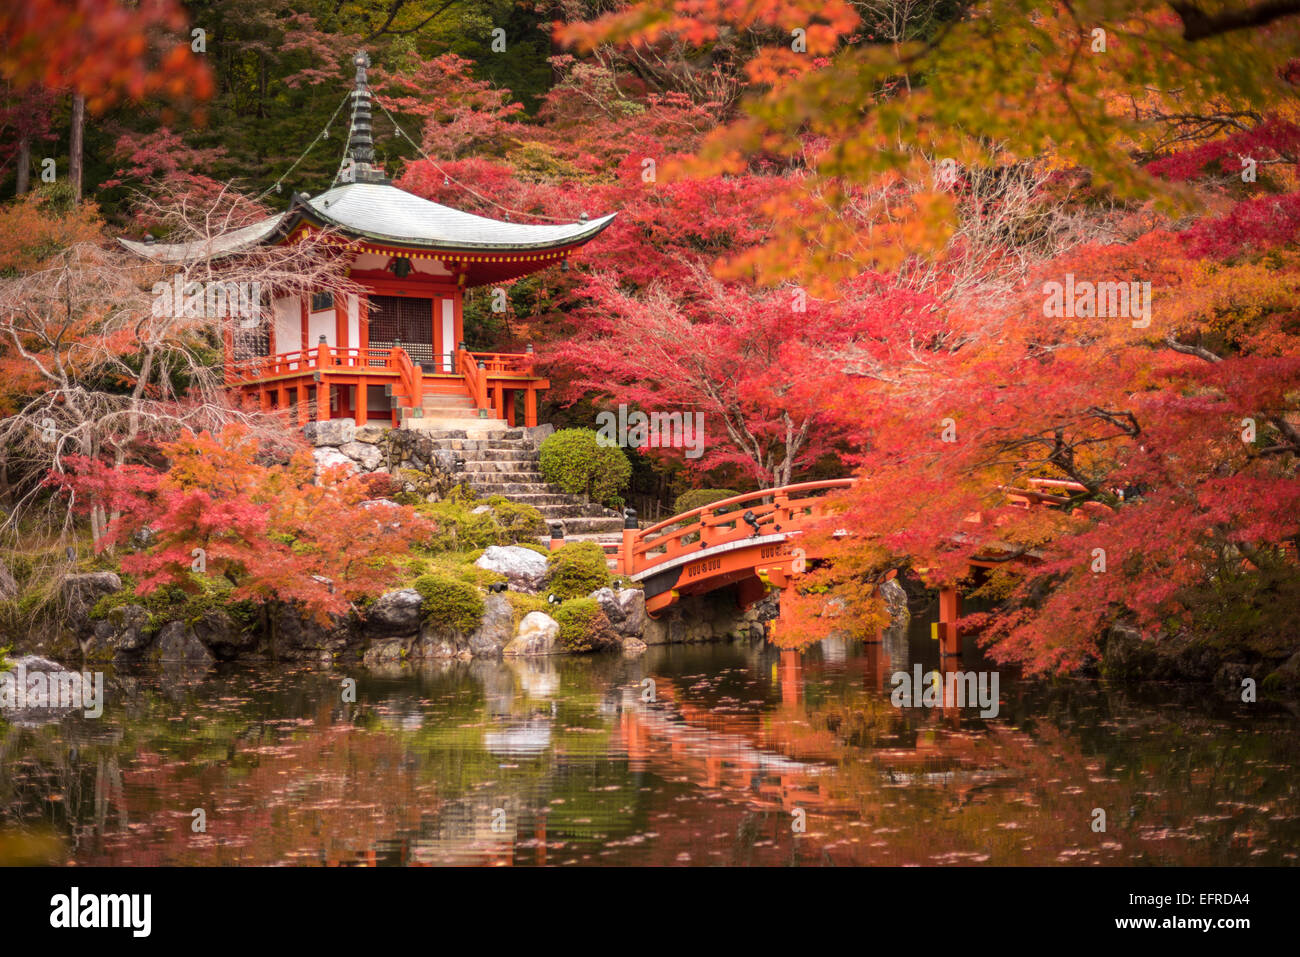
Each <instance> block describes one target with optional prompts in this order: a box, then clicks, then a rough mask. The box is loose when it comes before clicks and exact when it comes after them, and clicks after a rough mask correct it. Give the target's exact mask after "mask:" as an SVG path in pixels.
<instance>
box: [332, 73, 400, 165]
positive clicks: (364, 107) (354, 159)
mask: <svg viewBox="0 0 1300 957" xmlns="http://www.w3.org/2000/svg"><path fill="white" fill-rule="evenodd" d="M352 62H353V64H354V65H355V66H356V68H357V81H356V86H355V87H354V88H353V90H352V125H351V128H350V129H349V130H348V149H347V153H346V154H345V155H344V157H343V168H342V169H341V170H340V171H339V177H338V178H339V180H340V181H342V182H344V183H386V182H388V180H387V179H386V178H385V177H384V171H383V170H382V169H380V168H379V167H377V166H375V165H374V164H375V143H374V139H373V137H372V135H371V124H370V86H369V84H368V83H367V82H366V68H367V67H368V66H370V54H368V53H367V52H366V51H365V50H358V51H357V53H356V56H354V57H353V58H352Z"/></svg>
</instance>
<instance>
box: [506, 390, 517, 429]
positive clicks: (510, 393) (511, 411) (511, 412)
mask: <svg viewBox="0 0 1300 957" xmlns="http://www.w3.org/2000/svg"><path fill="white" fill-rule="evenodd" d="M503 394H504V395H505V399H506V403H505V409H506V411H505V420H506V425H508V426H510V427H511V428H512V429H513V428H514V427H515V390H514V389H506V390H504V393H503Z"/></svg>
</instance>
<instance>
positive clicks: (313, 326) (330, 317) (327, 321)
mask: <svg viewBox="0 0 1300 957" xmlns="http://www.w3.org/2000/svg"><path fill="white" fill-rule="evenodd" d="M334 330H335V319H334V310H333V309H330V310H329V311H327V312H313V313H312V314H311V316H309V317H308V319H307V345H308V347H309V348H313V349H314V348H315V347H316V345H317V344H318V343H319V342H320V337H321V336H324V337H325V341H326V342H327V343H329V344H330V345H332V346H336V345H338V343H337V342H335V341H334V339H335V335H334Z"/></svg>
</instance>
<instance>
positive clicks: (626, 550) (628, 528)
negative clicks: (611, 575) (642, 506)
mask: <svg viewBox="0 0 1300 957" xmlns="http://www.w3.org/2000/svg"><path fill="white" fill-rule="evenodd" d="M639 531H640V529H638V528H637V524H636V509H634V508H629V509H626V510H625V511H624V512H623V546H622V548H620V549H619V551H618V571H619V574H621V575H635V574H636V558H635V555H634V552H633V550H634V549H635V548H636V539H637V535H638V533H639Z"/></svg>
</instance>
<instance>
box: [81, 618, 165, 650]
mask: <svg viewBox="0 0 1300 957" xmlns="http://www.w3.org/2000/svg"><path fill="white" fill-rule="evenodd" d="M148 627H149V611H148V609H146V608H145V607H144V606H143V605H118V606H117V607H116V608H113V609H111V610H110V611H109V613H108V615H107V616H106V617H105V618H104V619H102V620H100V621H97V622H95V626H94V634H93V636H92V638H91V640H90V641H89V642H88V643H87V645H86V648H85V653H86V655H87V657H90V658H112V659H115V660H116V659H122V658H134V657H137V656H138V655H139V654H140V653H141V652H143V651H144V650H145V649H146V648H148V647H149V645H150V643H151V641H152V638H153V636H152V635H151V634H149V633H148Z"/></svg>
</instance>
